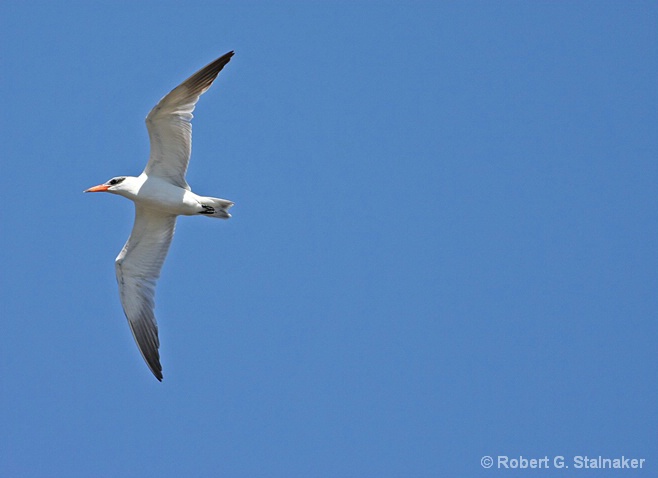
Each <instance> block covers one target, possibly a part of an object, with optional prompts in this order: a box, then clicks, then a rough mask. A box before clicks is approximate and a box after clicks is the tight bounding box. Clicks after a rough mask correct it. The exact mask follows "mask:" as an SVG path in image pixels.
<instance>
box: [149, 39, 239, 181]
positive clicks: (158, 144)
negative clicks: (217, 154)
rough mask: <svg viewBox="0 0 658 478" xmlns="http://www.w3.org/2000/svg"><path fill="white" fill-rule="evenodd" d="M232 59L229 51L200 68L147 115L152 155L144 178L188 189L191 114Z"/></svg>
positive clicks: (231, 53)
mask: <svg viewBox="0 0 658 478" xmlns="http://www.w3.org/2000/svg"><path fill="white" fill-rule="evenodd" d="M232 56H233V52H232V51H230V52H228V53H226V54H225V55H224V56H222V57H220V58H218V59H217V60H215V61H213V62H212V63H210V64H209V65H207V66H205V67H204V68H201V69H200V70H199V71H198V72H196V73H195V74H193V75H192V76H190V77H189V78H188V79H187V80H185V81H184V82H183V83H181V84H180V85H179V86H177V87H176V88H174V89H173V90H172V91H171V92H170V93H169V94H168V95H167V96H165V97H164V98H162V99H161V100H160V102H159V103H158V104H157V105H156V106H155V108H153V109H152V110H151V112H150V113H149V114H148V116H147V117H146V127H147V128H148V131H149V138H150V140H151V155H150V157H149V161H148V163H147V164H146V169H145V170H144V172H145V173H146V174H147V175H153V176H158V177H161V178H163V179H166V180H168V181H169V182H171V183H172V184H175V185H176V186H179V187H181V188H185V189H190V187H189V186H188V184H187V181H185V172H186V171H187V165H188V163H189V161H190V153H191V150H192V123H191V121H192V111H194V106H195V105H196V103H197V101H199V97H200V96H201V95H202V94H203V93H204V92H205V91H206V90H207V89H208V88H210V85H212V82H213V81H214V80H215V78H217V75H218V74H219V72H220V71H222V68H224V65H226V64H227V63H228V62H229V61H230V60H231V57H232Z"/></svg>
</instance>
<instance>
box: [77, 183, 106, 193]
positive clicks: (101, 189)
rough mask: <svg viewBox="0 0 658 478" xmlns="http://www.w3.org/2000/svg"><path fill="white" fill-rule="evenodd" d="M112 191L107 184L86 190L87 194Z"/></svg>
mask: <svg viewBox="0 0 658 478" xmlns="http://www.w3.org/2000/svg"><path fill="white" fill-rule="evenodd" d="M108 189H110V187H109V186H108V185H107V184H99V185H98V186H94V187H93V188H89V189H86V190H85V191H83V192H85V193H102V192H103V191H107V190H108Z"/></svg>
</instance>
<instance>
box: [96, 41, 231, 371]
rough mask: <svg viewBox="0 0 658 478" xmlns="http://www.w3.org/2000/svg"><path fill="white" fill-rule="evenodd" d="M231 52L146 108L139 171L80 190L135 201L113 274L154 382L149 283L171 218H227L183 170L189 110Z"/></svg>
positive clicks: (170, 232)
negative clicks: (145, 153) (146, 145)
mask: <svg viewBox="0 0 658 478" xmlns="http://www.w3.org/2000/svg"><path fill="white" fill-rule="evenodd" d="M232 56H233V52H229V53H227V54H225V55H223V56H222V57H220V58H218V59H217V60H215V61H213V62H212V63H210V64H209V65H207V66H206V67H204V68H202V69H201V70H199V71H198V72H196V73H195V74H194V75H192V76H191V77H190V78H188V79H187V80H185V81H184V82H183V83H181V84H180V85H179V86H177V87H176V88H174V89H173V90H172V91H171V92H170V93H169V94H168V95H166V96H165V97H164V98H162V99H161V100H160V102H159V103H158V104H157V105H156V106H155V107H154V108H153V109H152V110H151V112H150V113H149V114H148V116H147V117H146V126H147V128H148V132H149V138H150V140H151V155H150V157H149V160H148V163H147V164H146V168H145V169H144V172H143V173H142V174H140V175H139V176H137V177H135V176H118V177H115V178H112V179H110V180H109V181H107V182H106V183H104V184H99V185H98V186H94V187H93V188H89V189H87V190H86V191H85V192H108V193H111V194H116V195H119V196H123V197H125V198H127V199H130V200H131V201H133V202H134V203H135V224H134V225H133V230H132V232H131V234H130V237H129V238H128V242H126V245H125V246H123V249H122V250H121V252H120V253H119V255H118V256H117V258H116V261H115V266H116V275H117V282H118V284H119V295H120V296H121V304H122V305H123V310H124V312H125V314H126V317H127V318H128V323H129V324H130V329H131V330H132V333H133V336H134V338H135V341H136V342H137V345H138V347H139V350H140V352H141V353H142V356H143V357H144V360H145V361H146V363H147V364H148V366H149V368H150V369H151V371H152V372H153V374H154V375H155V377H156V378H157V379H158V380H162V366H161V365H160V354H159V352H158V349H159V346H160V341H159V339H158V325H157V323H156V320H155V313H154V306H155V284H156V282H157V280H158V278H159V277H160V269H161V268H162V264H163V262H164V260H165V257H166V256H167V251H168V250H169V245H170V244H171V239H172V237H173V236H174V229H175V227H176V217H177V216H195V215H204V216H207V217H214V218H220V219H228V218H230V217H231V215H230V214H229V213H228V210H229V208H230V207H231V206H233V203H232V202H231V201H228V200H226V199H220V198H213V197H207V196H199V195H197V194H195V193H193V192H192V191H191V189H190V186H189V185H188V184H187V181H186V180H185V172H186V171H187V165H188V163H189V160H190V154H191V149H192V125H191V121H192V111H194V107H195V105H196V103H197V101H198V100H199V97H200V96H201V95H202V94H203V93H204V92H205V91H206V90H207V89H208V88H210V85H211V84H212V82H213V81H214V80H215V78H216V77H217V75H218V74H219V72H220V71H221V70H222V68H223V67H224V66H225V65H226V64H227V63H228V62H229V61H230V59H231V57H232Z"/></svg>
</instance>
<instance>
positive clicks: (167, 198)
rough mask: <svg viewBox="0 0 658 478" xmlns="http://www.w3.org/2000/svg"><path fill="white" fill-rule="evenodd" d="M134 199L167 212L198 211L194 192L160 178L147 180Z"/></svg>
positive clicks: (183, 212)
mask: <svg viewBox="0 0 658 478" xmlns="http://www.w3.org/2000/svg"><path fill="white" fill-rule="evenodd" d="M134 201H135V202H136V203H139V204H141V205H143V206H146V207H149V208H151V209H156V210H158V211H162V212H165V213H168V214H176V215H178V216H180V215H186V216H189V215H192V214H196V213H197V212H198V211H199V202H198V201H197V200H196V194H194V193H193V192H191V191H188V190H187V189H183V188H179V187H178V186H174V185H173V184H170V183H168V182H166V181H162V180H153V179H150V178H149V180H147V181H146V182H145V183H144V184H143V186H142V187H141V188H140V190H139V192H138V193H137V196H136V197H135V199H134Z"/></svg>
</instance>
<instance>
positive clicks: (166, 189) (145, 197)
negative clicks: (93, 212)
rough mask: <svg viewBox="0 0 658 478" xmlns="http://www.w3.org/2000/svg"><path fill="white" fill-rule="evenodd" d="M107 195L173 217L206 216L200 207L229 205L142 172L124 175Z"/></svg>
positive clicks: (227, 202) (226, 202)
mask: <svg viewBox="0 0 658 478" xmlns="http://www.w3.org/2000/svg"><path fill="white" fill-rule="evenodd" d="M107 192H109V193H112V194H117V195H119V196H123V197H125V198H127V199H130V200H131V201H133V202H134V203H135V204H139V205H140V206H143V207H144V208H147V209H151V210H154V211H159V212H162V213H165V214H173V215H176V216H194V215H197V214H207V213H206V212H204V211H206V209H205V208H204V205H205V206H209V205H210V206H212V204H211V203H214V202H216V201H225V204H224V206H225V207H226V206H228V207H230V205H232V203H231V202H230V201H226V200H224V199H219V198H210V197H206V196H199V195H197V194H195V193H193V192H192V191H190V190H188V189H184V188H181V187H180V186H176V185H175V184H171V183H170V182H169V181H167V180H165V179H162V178H160V177H158V176H147V175H146V173H142V174H140V175H139V176H137V177H132V176H126V178H125V180H124V181H122V182H121V184H118V185H117V186H115V187H113V188H110V189H109V190H108V191H107Z"/></svg>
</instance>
